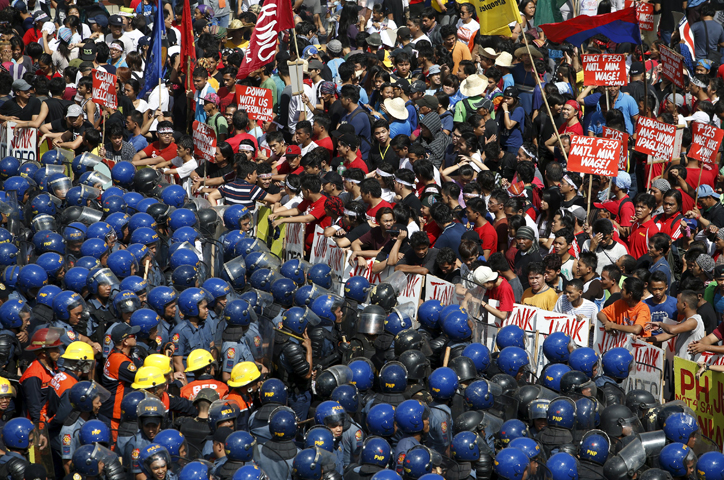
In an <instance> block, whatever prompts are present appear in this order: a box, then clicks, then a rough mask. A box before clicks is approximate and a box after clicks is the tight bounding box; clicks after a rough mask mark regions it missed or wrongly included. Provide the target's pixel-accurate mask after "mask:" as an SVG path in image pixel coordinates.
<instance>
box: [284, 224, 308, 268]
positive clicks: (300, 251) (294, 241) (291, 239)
mask: <svg viewBox="0 0 724 480" xmlns="http://www.w3.org/2000/svg"><path fill="white" fill-rule="evenodd" d="M285 225H286V227H287V231H286V237H285V240H284V260H291V259H293V258H298V259H300V260H303V259H304V231H305V227H306V224H304V223H287V224H285Z"/></svg>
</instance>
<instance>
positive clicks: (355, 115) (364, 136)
mask: <svg viewBox="0 0 724 480" xmlns="http://www.w3.org/2000/svg"><path fill="white" fill-rule="evenodd" d="M363 91H364V90H363ZM360 101H361V102H362V101H363V100H362V99H361V97H360ZM365 103H366V102H365ZM343 123H349V124H350V125H352V126H353V127H354V132H355V133H356V134H357V135H358V136H359V137H361V138H360V147H359V149H360V151H361V152H362V158H367V157H368V156H369V153H370V139H371V138H372V126H371V125H370V120H369V118H367V114H366V113H365V110H364V109H363V108H362V107H360V106H357V108H355V109H354V110H353V111H352V113H348V114H347V115H345V116H344V117H342V120H341V121H340V124H343Z"/></svg>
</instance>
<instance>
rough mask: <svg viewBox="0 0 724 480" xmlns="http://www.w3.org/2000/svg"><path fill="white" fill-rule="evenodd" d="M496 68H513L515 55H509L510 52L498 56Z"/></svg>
mask: <svg viewBox="0 0 724 480" xmlns="http://www.w3.org/2000/svg"><path fill="white" fill-rule="evenodd" d="M495 66H496V67H506V68H510V67H512V66H513V55H511V54H509V53H508V52H503V53H501V54H500V55H498V58H496V59H495Z"/></svg>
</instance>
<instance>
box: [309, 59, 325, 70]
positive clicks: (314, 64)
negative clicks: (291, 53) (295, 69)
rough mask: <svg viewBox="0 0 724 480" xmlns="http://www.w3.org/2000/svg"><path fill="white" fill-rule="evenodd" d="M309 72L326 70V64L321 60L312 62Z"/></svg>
mask: <svg viewBox="0 0 724 480" xmlns="http://www.w3.org/2000/svg"><path fill="white" fill-rule="evenodd" d="M307 70H324V64H323V63H322V62H320V61H319V60H310V61H309V65H307Z"/></svg>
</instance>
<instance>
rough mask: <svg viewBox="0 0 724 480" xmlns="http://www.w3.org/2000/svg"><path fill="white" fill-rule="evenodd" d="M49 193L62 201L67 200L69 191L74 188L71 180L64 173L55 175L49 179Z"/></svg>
mask: <svg viewBox="0 0 724 480" xmlns="http://www.w3.org/2000/svg"><path fill="white" fill-rule="evenodd" d="M47 178H48V181H47V185H48V192H49V193H52V194H53V195H55V196H56V197H58V198H59V199H61V200H65V196H66V195H67V194H68V190H70V189H71V188H72V187H73V183H72V182H71V180H70V178H68V177H66V176H65V175H63V174H62V173H54V174H52V175H50V176H48V177H47Z"/></svg>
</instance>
